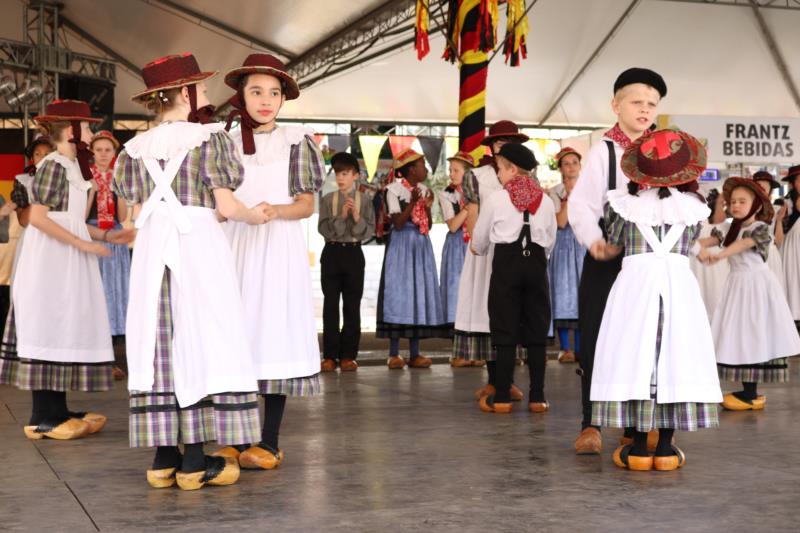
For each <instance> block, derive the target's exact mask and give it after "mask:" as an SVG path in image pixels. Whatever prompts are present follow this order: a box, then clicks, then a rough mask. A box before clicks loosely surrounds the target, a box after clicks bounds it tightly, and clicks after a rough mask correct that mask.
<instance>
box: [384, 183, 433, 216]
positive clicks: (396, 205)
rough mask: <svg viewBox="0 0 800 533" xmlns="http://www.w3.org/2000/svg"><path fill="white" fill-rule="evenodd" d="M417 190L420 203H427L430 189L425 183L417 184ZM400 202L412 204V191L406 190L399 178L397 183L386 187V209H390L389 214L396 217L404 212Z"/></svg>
mask: <svg viewBox="0 0 800 533" xmlns="http://www.w3.org/2000/svg"><path fill="white" fill-rule="evenodd" d="M417 189H419V199H420V201H421V202H422V201H425V197H426V196H427V195H428V191H429V190H430V189H428V187H426V186H425V184H424V183H417ZM400 200H402V201H403V202H405V203H406V204H410V203H411V191H410V190H408V189H406V188H405V186H404V185H403V184H402V183H400V179H399V178H398V179H397V181H393V182H392V183H390V184H389V185H387V186H386V207H387V208H388V214H390V215H396V214H398V213H402V212H403V210H402V209H400Z"/></svg>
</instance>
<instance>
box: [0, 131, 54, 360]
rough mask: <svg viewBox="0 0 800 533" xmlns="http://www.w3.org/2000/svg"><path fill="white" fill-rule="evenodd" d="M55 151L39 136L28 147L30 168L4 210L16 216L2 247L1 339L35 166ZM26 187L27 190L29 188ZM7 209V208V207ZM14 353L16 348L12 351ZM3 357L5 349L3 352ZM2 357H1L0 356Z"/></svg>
mask: <svg viewBox="0 0 800 533" xmlns="http://www.w3.org/2000/svg"><path fill="white" fill-rule="evenodd" d="M52 151H53V144H52V143H51V142H50V138H49V137H47V136H46V135H40V136H39V137H37V138H36V139H34V140H33V141H31V143H30V144H29V145H28V146H26V147H25V157H26V158H27V160H28V166H26V167H25V170H24V172H23V173H22V174H17V175H16V176H15V177H14V185H13V187H12V189H11V202H9V203H4V204H3V207H5V208H6V209H12V208H13V209H14V210H15V213H14V214H13V215H10V216H9V223H8V226H9V227H8V235H9V241H8V243H7V244H0V249H2V252H0V271H2V274H0V276H2V277H3V280H2V281H4V283H3V284H2V285H0V290H1V291H2V295H1V296H2V304H0V305H2V308H1V309H0V319H2V321H3V327H2V328H0V332H2V333H3V335H2V336H0V338H3V337H4V336H5V331H6V323H7V322H8V321H9V320H11V321H12V322H13V318H10V317H11V315H12V306H11V280H12V279H13V275H14V270H15V267H16V264H17V259H18V258H19V252H20V250H21V249H22V236H23V235H24V233H25V227H26V226H27V225H28V220H29V215H30V206H31V203H30V195H29V194H28V189H27V188H30V186H31V184H32V182H33V177H34V176H35V175H36V165H37V164H38V163H39V161H41V160H42V159H44V158H45V156H46V155H47V154H49V153H50V152H52ZM26 187H27V188H26ZM6 206H7V207H6ZM10 342H12V343H13V342H15V339H14V338H13V336H12V338H11V339H10ZM11 351H12V352H13V351H14V348H13V347H11ZM0 354H2V349H0ZM0 357H2V355H0Z"/></svg>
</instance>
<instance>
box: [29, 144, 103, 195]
mask: <svg viewBox="0 0 800 533" xmlns="http://www.w3.org/2000/svg"><path fill="white" fill-rule="evenodd" d="M45 161H55V162H56V163H58V164H59V165H61V166H62V167H64V170H65V171H66V173H67V181H69V182H70V184H72V186H73V187H76V188H77V189H79V190H81V191H88V190H89V189H91V188H92V182H91V180H89V181H87V180H85V179H83V175H82V174H81V167H80V166H78V161H77V160H76V159H70V158H69V157H67V156H65V155H61V154H59V153H58V152H56V151H53V152H50V153H49V154H47V156H46V157H45V158H44V159H42V160H41V161H39V164H38V165H36V169H37V170H38V169H39V168H40V167H41V166H42V165H43V164H44V162H45Z"/></svg>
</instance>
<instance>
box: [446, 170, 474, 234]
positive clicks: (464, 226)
mask: <svg viewBox="0 0 800 533" xmlns="http://www.w3.org/2000/svg"><path fill="white" fill-rule="evenodd" d="M464 177H466V176H464ZM449 187H451V188H452V189H453V190H454V191H456V192H457V193H458V207H459V208H460V209H462V210H463V209H464V205H465V202H464V188H463V187H461V184H458V185H456V184H455V183H452V182H451V183H450V185H449ZM461 233H462V235H463V236H464V242H469V231H467V219H464V223H463V224H461Z"/></svg>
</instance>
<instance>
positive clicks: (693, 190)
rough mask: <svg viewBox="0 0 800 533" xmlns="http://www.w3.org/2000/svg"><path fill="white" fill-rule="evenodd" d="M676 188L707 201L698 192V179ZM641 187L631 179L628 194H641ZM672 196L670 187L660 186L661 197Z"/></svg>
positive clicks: (659, 194)
mask: <svg viewBox="0 0 800 533" xmlns="http://www.w3.org/2000/svg"><path fill="white" fill-rule="evenodd" d="M675 188H676V189H677V190H678V192H685V193H690V194H694V195H695V196H696V197H697V199H698V200H700V201H701V202H705V201H706V199H705V198H704V197H703V195H702V194H700V193H699V192H698V191H699V189H700V186H699V185H698V184H697V182H696V181H690V182H689V183H683V184H681V185H678V186H677V187H675ZM640 189H641V188H640V187H639V184H638V183H636V182H634V181H629V182H628V194H631V195H633V196H639V190H640ZM670 196H672V192H670V190H669V187H659V188H658V197H659V199H661V200H663V199H664V198H669V197H670Z"/></svg>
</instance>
